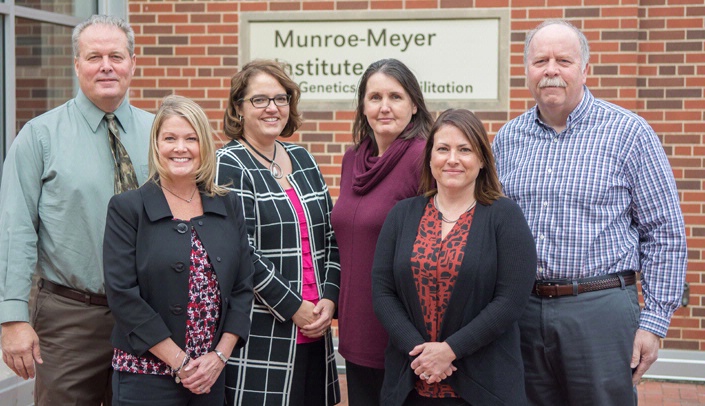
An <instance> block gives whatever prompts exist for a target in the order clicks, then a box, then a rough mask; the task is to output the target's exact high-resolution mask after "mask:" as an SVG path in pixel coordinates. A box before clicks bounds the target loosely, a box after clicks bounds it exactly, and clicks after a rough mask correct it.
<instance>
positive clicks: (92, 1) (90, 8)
mask: <svg viewBox="0 0 705 406" xmlns="http://www.w3.org/2000/svg"><path fill="white" fill-rule="evenodd" d="M15 5H16V6H22V7H28V8H33V9H36V10H42V11H51V12H52V13H58V14H65V15H68V16H74V17H81V18H84V19H85V18H88V17H90V16H92V15H93V14H98V1H96V0H15Z"/></svg>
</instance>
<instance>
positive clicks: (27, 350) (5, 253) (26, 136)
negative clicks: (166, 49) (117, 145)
mask: <svg viewBox="0 0 705 406" xmlns="http://www.w3.org/2000/svg"><path fill="white" fill-rule="evenodd" d="M72 40H73V51H74V66H75V71H76V75H77V77H78V83H79V87H80V91H79V92H78V94H77V96H76V97H75V98H74V99H72V100H69V101H68V102H67V103H65V104H64V105H62V106H59V107H57V108H55V109H53V110H51V111H49V112H47V113H45V114H42V115H40V116H38V117H36V118H34V119H33V120H31V121H30V122H28V123H27V124H26V125H25V126H24V127H23V128H22V130H21V131H20V133H19V134H18V136H17V138H16V139H15V140H14V142H13V144H12V146H11V147H10V151H9V152H8V155H7V159H6V160H5V163H4V167H3V173H2V183H1V184H0V207H2V210H0V323H2V351H3V360H4V361H5V363H6V364H7V365H8V366H9V367H10V368H11V369H12V370H13V371H14V372H15V373H16V374H17V375H19V376H21V377H22V378H24V379H28V378H33V377H35V371H36V383H35V404H37V405H45V404H49V403H52V404H56V405H64V404H66V405H68V404H95V405H99V404H101V402H102V403H103V404H104V405H109V404H110V401H111V399H110V397H111V394H110V387H111V383H110V371H111V358H112V346H111V344H110V333H111V330H112V327H113V323H114V322H113V319H112V316H111V314H110V310H109V308H108V307H107V300H106V299H105V289H104V286H103V266H102V265H103V256H102V252H103V233H104V228H105V218H106V212H107V205H108V200H109V199H110V198H111V197H112V196H113V194H114V190H115V189H114V175H115V171H116V170H115V161H114V158H113V152H111V144H110V141H109V136H108V124H107V121H106V119H105V115H106V113H113V114H114V116H115V118H114V119H115V121H116V122H117V126H118V131H119V140H120V141H121V142H122V145H123V146H124V148H125V150H126V151H127V154H128V155H129V157H130V160H131V161H132V164H133V167H134V172H135V175H136V178H137V182H139V183H143V182H144V181H145V180H146V178H147V150H148V142H149V131H150V128H151V124H152V121H153V118H154V115H153V114H151V113H148V112H146V111H143V110H140V109H137V108H135V107H132V106H131V105H130V104H129V102H128V101H127V99H126V97H125V96H126V94H127V91H128V88H129V86H130V82H131V80H132V75H133V74H134V71H135V54H134V42H135V41H134V32H133V31H132V28H131V27H130V26H129V25H128V24H127V23H125V22H124V21H122V20H121V19H119V18H115V17H109V16H93V17H91V18H90V19H88V20H86V21H84V22H83V23H81V24H79V25H78V26H77V27H76V28H75V29H74V32H73V37H72ZM35 270H36V272H37V274H38V276H39V277H40V278H41V279H40V281H39V287H40V289H39V293H38V296H37V303H36V309H35V311H34V314H32V315H31V317H30V315H29V310H28V300H29V293H30V288H31V284H32V275H33V274H34V272H35ZM30 320H31V321H32V324H30Z"/></svg>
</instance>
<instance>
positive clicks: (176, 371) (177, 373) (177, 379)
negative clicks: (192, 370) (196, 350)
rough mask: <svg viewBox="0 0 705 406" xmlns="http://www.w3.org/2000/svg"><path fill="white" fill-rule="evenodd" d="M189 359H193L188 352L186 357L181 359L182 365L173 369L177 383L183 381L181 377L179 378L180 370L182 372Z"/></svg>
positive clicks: (172, 373)
mask: <svg viewBox="0 0 705 406" xmlns="http://www.w3.org/2000/svg"><path fill="white" fill-rule="evenodd" d="M189 361H191V357H189V356H188V354H184V359H183V360H182V361H181V365H179V367H178V368H176V369H173V370H172V371H171V375H172V376H173V377H174V381H176V383H181V378H179V372H181V370H182V369H183V367H185V366H186V365H188V362H189Z"/></svg>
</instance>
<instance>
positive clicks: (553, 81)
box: [539, 76, 568, 89]
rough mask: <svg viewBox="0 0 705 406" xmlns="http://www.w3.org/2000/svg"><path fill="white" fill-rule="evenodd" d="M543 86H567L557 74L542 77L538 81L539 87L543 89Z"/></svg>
mask: <svg viewBox="0 0 705 406" xmlns="http://www.w3.org/2000/svg"><path fill="white" fill-rule="evenodd" d="M544 87H568V84H567V83H566V82H565V80H563V79H561V78H560V77H558V76H554V77H552V78H549V77H544V78H543V79H541V81H540V82H539V89H543V88H544Z"/></svg>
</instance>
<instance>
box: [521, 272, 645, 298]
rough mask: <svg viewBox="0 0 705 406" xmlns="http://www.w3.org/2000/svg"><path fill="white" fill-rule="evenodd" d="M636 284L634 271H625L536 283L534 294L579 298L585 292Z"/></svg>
mask: <svg viewBox="0 0 705 406" xmlns="http://www.w3.org/2000/svg"><path fill="white" fill-rule="evenodd" d="M635 283H636V274H635V272H634V271H624V272H619V273H613V274H609V275H603V276H595V277H592V278H584V279H573V280H571V279H544V280H537V281H536V282H535V283H534V290H533V293H534V294H535V295H536V296H539V297H559V296H571V295H572V296H577V295H579V294H581V293H585V292H595V291H598V290H604V289H612V288H619V287H622V286H629V285H633V284H635Z"/></svg>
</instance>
